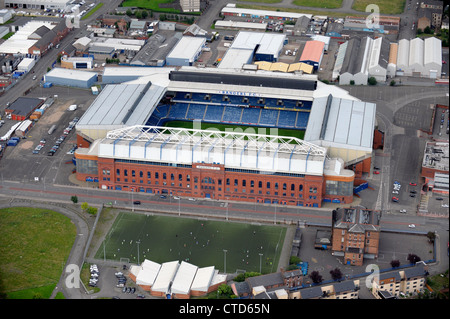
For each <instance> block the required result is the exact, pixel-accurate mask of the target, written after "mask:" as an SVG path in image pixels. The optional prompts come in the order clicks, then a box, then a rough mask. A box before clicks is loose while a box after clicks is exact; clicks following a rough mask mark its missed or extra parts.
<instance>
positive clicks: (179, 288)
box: [170, 260, 198, 299]
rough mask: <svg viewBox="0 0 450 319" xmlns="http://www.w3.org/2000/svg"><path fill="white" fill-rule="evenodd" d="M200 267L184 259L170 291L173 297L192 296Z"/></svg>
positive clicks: (183, 297)
mask: <svg viewBox="0 0 450 319" xmlns="http://www.w3.org/2000/svg"><path fill="white" fill-rule="evenodd" d="M197 269H198V267H197V266H195V265H192V264H190V263H188V262H185V261H184V260H183V261H182V262H181V264H180V267H179V268H178V270H177V274H176V275H175V278H174V279H173V283H172V286H171V287H170V292H171V295H172V297H173V298H176V299H189V298H190V296H191V285H192V282H193V281H194V278H195V276H196V274H197Z"/></svg>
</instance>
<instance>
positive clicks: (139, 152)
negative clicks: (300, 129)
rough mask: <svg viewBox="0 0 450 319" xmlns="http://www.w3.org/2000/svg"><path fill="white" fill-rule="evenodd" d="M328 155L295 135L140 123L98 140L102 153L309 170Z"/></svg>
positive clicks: (319, 167)
mask: <svg viewBox="0 0 450 319" xmlns="http://www.w3.org/2000/svg"><path fill="white" fill-rule="evenodd" d="M326 155H327V151H326V149H325V148H323V147H320V146H317V145H315V144H312V143H309V142H305V141H303V140H300V139H298V138H295V137H284V136H276V135H273V136H272V135H263V134H249V133H238V132H223V131H209V130H197V129H185V128H170V127H153V126H140V125H137V126H132V127H126V128H123V129H117V130H113V131H110V132H108V134H107V136H106V138H104V139H103V140H102V141H101V143H100V145H99V146H98V156H99V157H104V158H120V159H130V160H140V161H152V162H163V163H174V164H186V165H192V164H193V163H210V164H223V165H224V166H225V167H228V168H239V169H247V170H255V171H260V172H280V173H292V174H310V175H321V174H322V173H323V169H324V161H325V159H326Z"/></svg>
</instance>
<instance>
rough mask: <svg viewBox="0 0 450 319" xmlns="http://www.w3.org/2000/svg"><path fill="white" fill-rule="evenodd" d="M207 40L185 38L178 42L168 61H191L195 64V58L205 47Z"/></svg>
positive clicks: (168, 56)
mask: <svg viewBox="0 0 450 319" xmlns="http://www.w3.org/2000/svg"><path fill="white" fill-rule="evenodd" d="M205 43H206V38H203V37H199V38H197V37H189V36H184V37H182V38H181V39H180V41H178V43H177V44H176V45H175V47H174V48H173V49H172V51H171V52H170V53H169V54H168V55H167V57H166V59H189V61H190V62H194V60H195V56H196V55H197V53H198V52H199V50H201V48H202V47H203V46H204V45H205Z"/></svg>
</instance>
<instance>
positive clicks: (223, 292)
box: [217, 284, 233, 298]
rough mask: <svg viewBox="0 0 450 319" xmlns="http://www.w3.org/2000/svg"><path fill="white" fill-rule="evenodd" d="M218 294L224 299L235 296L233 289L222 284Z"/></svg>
mask: <svg viewBox="0 0 450 319" xmlns="http://www.w3.org/2000/svg"><path fill="white" fill-rule="evenodd" d="M217 292H218V294H219V295H220V296H222V297H228V298H230V297H231V295H232V294H233V289H231V287H230V286H228V285H227V284H221V285H220V286H219V288H217Z"/></svg>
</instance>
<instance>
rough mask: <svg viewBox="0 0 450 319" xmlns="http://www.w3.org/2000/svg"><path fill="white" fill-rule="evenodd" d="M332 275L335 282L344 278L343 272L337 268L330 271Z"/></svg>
mask: <svg viewBox="0 0 450 319" xmlns="http://www.w3.org/2000/svg"><path fill="white" fill-rule="evenodd" d="M330 274H331V278H333V280H340V279H341V278H342V276H343V275H342V272H341V270H340V269H339V268H337V267H336V268H334V269H332V270H330Z"/></svg>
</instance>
